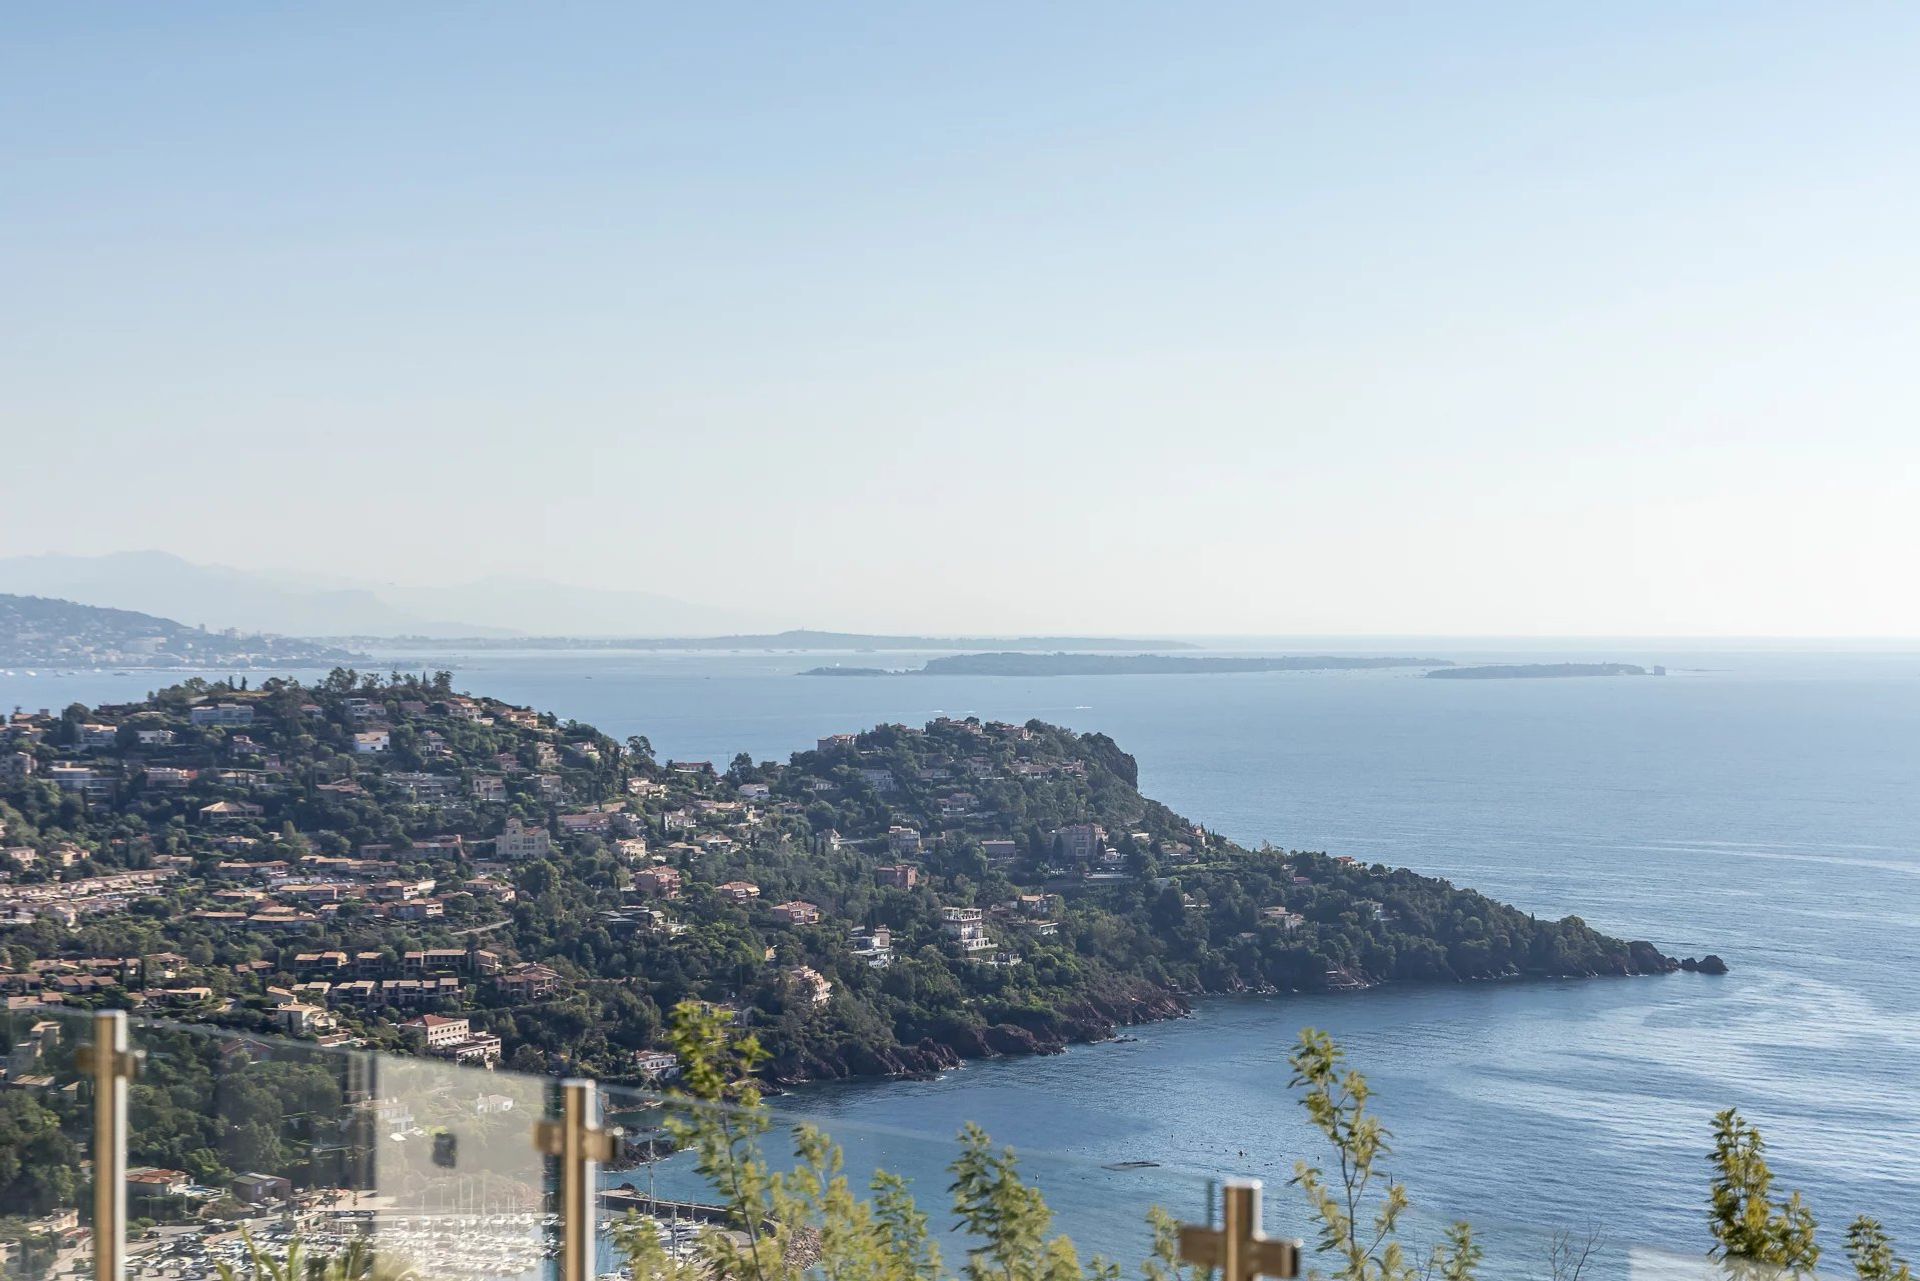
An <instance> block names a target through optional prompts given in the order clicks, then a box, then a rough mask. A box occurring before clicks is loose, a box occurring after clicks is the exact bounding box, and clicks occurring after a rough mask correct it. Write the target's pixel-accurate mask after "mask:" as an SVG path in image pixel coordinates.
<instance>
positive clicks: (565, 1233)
mask: <svg viewBox="0 0 1920 1281" xmlns="http://www.w3.org/2000/svg"><path fill="white" fill-rule="evenodd" d="M596 1099H597V1091H596V1090H595V1087H594V1083H593V1082H592V1081H583V1080H567V1081H562V1082H561V1083H560V1119H559V1120H557V1121H542V1122H540V1124H539V1125H537V1126H535V1127H534V1146H535V1147H537V1148H539V1149H540V1150H541V1151H542V1152H545V1153H546V1154H547V1155H548V1156H551V1157H557V1158H558V1159H559V1162H560V1234H561V1237H560V1278H561V1281H593V1276H594V1267H593V1264H594V1243H595V1240H596V1236H597V1234H596V1233H595V1231H594V1222H595V1218H596V1214H595V1212H596V1211H597V1210H598V1208H599V1201H600V1198H599V1195H598V1193H599V1189H597V1188H596V1187H595V1186H594V1183H595V1179H594V1171H595V1169H596V1168H597V1167H598V1166H599V1164H600V1162H602V1161H608V1160H611V1159H612V1158H613V1139H614V1135H613V1132H611V1131H608V1130H603V1129H601V1128H600V1127H598V1126H597V1125H595V1124H594V1111H595V1106H594V1105H595V1102H596Z"/></svg>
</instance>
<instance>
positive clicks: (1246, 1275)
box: [1180, 1179, 1302, 1281]
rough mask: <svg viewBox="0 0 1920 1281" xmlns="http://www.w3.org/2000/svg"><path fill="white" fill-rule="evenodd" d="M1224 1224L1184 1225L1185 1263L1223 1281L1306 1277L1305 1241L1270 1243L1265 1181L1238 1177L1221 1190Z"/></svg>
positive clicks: (1182, 1232) (1182, 1250)
mask: <svg viewBox="0 0 1920 1281" xmlns="http://www.w3.org/2000/svg"><path fill="white" fill-rule="evenodd" d="M1220 1210H1221V1215H1220V1226H1219V1227H1218V1228H1202V1227H1193V1226H1189V1225H1185V1224H1183V1225H1181V1228H1180V1259H1181V1262H1183V1263H1191V1264H1193V1265H1194V1266H1196V1267H1201V1268H1212V1269H1214V1270H1216V1271H1218V1272H1219V1273H1220V1276H1221V1281H1253V1278H1255V1277H1279V1278H1292V1277H1298V1276H1299V1275H1300V1251H1301V1248H1302V1247H1301V1243H1300V1242H1298V1241H1284V1240H1269V1239H1268V1238H1267V1236H1266V1234H1265V1233H1263V1232H1262V1231H1261V1230H1260V1180H1258V1179H1234V1180H1232V1181H1230V1182H1228V1183H1227V1184H1226V1185H1225V1186H1224V1187H1222V1188H1221V1189H1220Z"/></svg>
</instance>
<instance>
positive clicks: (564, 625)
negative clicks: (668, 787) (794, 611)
mask: <svg viewBox="0 0 1920 1281" xmlns="http://www.w3.org/2000/svg"><path fill="white" fill-rule="evenodd" d="M0 592H13V593H18V594H21V595H28V596H46V597H54V598H58V599H62V600H69V601H75V602H78V603H81V604H86V605H98V606H103V607H110V608H115V609H130V610H139V611H143V612H146V613H149V614H155V615H160V616H162V617H166V618H180V619H186V620H188V621H189V622H191V623H194V624H204V625H205V626H207V627H208V628H212V629H216V630H218V629H223V628H239V629H241V630H244V631H249V632H268V633H277V634H280V635H285V636H425V637H438V638H443V637H455V636H457V637H485V636H496V637H504V636H525V635H528V634H540V635H548V636H553V635H566V636H611V635H625V636H656V637H657V636H691V635H700V634H711V633H715V632H724V631H735V630H746V629H749V628H756V627H764V626H766V625H767V623H768V622H769V621H771V620H769V619H766V618H762V617H758V616H755V615H753V614H751V613H748V612H746V611H739V610H730V609H721V608H714V607H710V606H706V605H699V604H695V603H693V602H690V601H684V600H678V599H675V598H673V597H670V596H660V595H655V594H653V593H651V592H636V591H623V590H616V589H609V588H599V587H580V586H575V585H572V584H567V583H558V582H550V581H546V580H543V579H524V578H509V577H503V576H498V575H495V576H490V577H484V578H477V579H474V580H472V581H470V582H463V583H445V584H436V585H432V586H425V587H414V586H403V585H395V584H390V583H377V582H367V581H363V580H356V579H350V578H325V577H320V576H315V575H308V574H297V573H281V572H273V571H263V570H247V569H232V568H228V567H226V566H222V565H201V564H196V563H194V562H192V561H189V560H184V559H182V558H181V557H179V556H175V555H172V554H171V553H168V552H156V551H146V552H115V553H113V554H111V555H106V556H67V555H59V554H53V555H44V556H14V557H6V558H0Z"/></svg>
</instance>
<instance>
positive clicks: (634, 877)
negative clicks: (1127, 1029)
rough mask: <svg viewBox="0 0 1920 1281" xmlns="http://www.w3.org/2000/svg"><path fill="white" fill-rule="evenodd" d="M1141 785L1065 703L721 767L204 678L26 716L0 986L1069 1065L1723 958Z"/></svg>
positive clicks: (330, 1016) (516, 719)
mask: <svg viewBox="0 0 1920 1281" xmlns="http://www.w3.org/2000/svg"><path fill="white" fill-rule="evenodd" d="M1138 784H1139V771H1138V766H1137V764H1136V763H1135V761H1134V759H1133V757H1131V756H1129V755H1128V754H1127V753H1126V752H1125V751H1123V750H1122V749H1121V748H1120V746H1119V745H1118V744H1116V743H1115V742H1114V741H1113V740H1112V739H1110V738H1108V737H1106V736H1105V735H1102V734H1076V733H1074V732H1072V731H1070V730H1066V729H1062V728H1059V727H1057V726H1052V725H1048V724H1045V723H1042V722H1040V721H1028V722H1026V723H1025V724H1011V723H1007V722H999V721H981V720H978V719H973V718H968V719H958V720H956V719H946V718H942V719H939V720H935V721H933V722H931V723H929V724H927V725H925V726H923V727H918V728H914V727H908V726H904V725H880V726H876V727H874V728H871V729H867V730H864V731H861V732H859V733H840V734H832V735H829V736H828V737H825V738H822V739H820V740H819V741H818V742H817V743H815V744H814V746H813V747H812V748H810V749H808V750H804V751H800V752H796V753H794V754H793V755H792V757H791V758H790V759H789V760H788V761H786V762H774V761H754V760H752V759H750V758H749V757H747V756H745V755H744V754H743V755H740V756H737V757H735V758H734V759H733V760H732V761H731V762H727V763H716V762H711V761H703V760H662V759H659V758H658V757H657V756H656V755H655V753H654V751H653V749H652V746H651V744H649V743H648V741H647V740H646V739H645V738H642V737H638V736H636V737H632V738H628V739H626V740H625V741H617V740H615V739H613V738H611V737H609V736H608V735H606V734H603V733H601V732H599V731H597V730H595V729H594V728H593V727H592V726H590V725H586V724H583V723H581V722H578V721H574V720H568V719H564V718H561V717H557V716H554V715H552V714H551V713H544V712H539V711H536V710H533V709H530V708H526V707H520V706H515V705H512V704H509V703H506V702H503V701H501V700H499V699H495V698H490V697H486V696H484V695H478V694H468V693H461V692H456V691H455V689H454V688H453V685H452V678H451V676H450V675H449V674H448V673H445V672H437V673H433V674H430V675H428V674H422V675H417V676H398V677H381V676H375V675H363V674H359V673H355V672H353V671H349V670H344V669H343V670H336V671H335V672H333V674H332V675H330V676H329V677H327V678H326V679H325V680H323V681H321V682H319V683H317V684H311V685H307V684H302V683H300V682H297V681H292V680H283V679H278V678H274V679H267V680H265V681H264V682H262V683H260V684H258V685H256V686H251V687H250V686H249V683H248V681H247V679H246V678H244V677H240V678H236V679H235V680H234V681H233V682H230V683H229V682H220V683H208V682H205V681H201V680H191V681H187V682H185V683H182V684H179V685H176V686H173V687H172V688H169V689H164V690H161V691H159V692H158V693H156V694H153V695H151V696H149V697H148V698H145V699H142V700H139V701H136V702H129V703H121V704H115V705H108V706H98V707H92V708H88V707H84V706H80V705H78V704H76V705H73V706H70V707H68V708H66V709H64V710H61V711H42V712H29V713H15V714H13V715H11V716H9V717H8V718H7V720H6V722H5V725H4V727H3V728H0V832H3V835H0V861H4V862H5V863H6V864H8V865H9V866H10V869H11V875H10V880H9V881H8V882H7V883H5V884H0V920H4V922H5V924H4V925H0V988H4V990H5V991H6V993H7V994H8V996H9V999H10V1002H11V1003H13V1004H15V1005H18V1006H22V1007H32V1006H34V1005H37V1004H64V1005H67V1006H74V1007H80V1008H92V1007H99V1006H120V1007H125V1008H131V1009H134V1010H137V1011H141V1012H144V1013H151V1014H156V1015H165V1016H168V1017H171V1018H176V1019H186V1020H192V1021H197V1022H203V1023H210V1024H216V1025H219V1026H222V1027H226V1028H230V1029H236V1030H241V1031H268V1030H272V1031H276V1032H278V1033H281V1034H284V1035H293V1036H299V1037H305V1038H310V1039H313V1040H316V1041H318V1042H320V1043H321V1044H325V1045H351V1046H370V1047H376V1048H380V1049H408V1048H411V1049H414V1050H417V1051H419V1052H422V1053H429V1054H434V1055H438V1056H442V1057H447V1058H452V1059H455V1060H458V1061H464V1062H474V1063H494V1062H501V1063H504V1064H506V1065H508V1066H511V1067H513V1068H516V1069H520V1070H525V1071H530V1072H531V1071H537V1072H547V1073H554V1072H560V1073H581V1074H590V1075H594V1076H597V1077H601V1078H603V1079H612V1080H628V1081H639V1082H646V1081H653V1080H657V1079H660V1078H661V1077H665V1076H670V1075H671V1074H672V1073H673V1072H674V1070H675V1068H676V1061H675V1059H674V1057H673V1054H672V1052H671V1051H670V1050H668V1049H667V1048H665V1045H664V1040H665V1038H664V1022H665V1012H666V1011H669V1010H671V1008H672V1007H673V1006H674V1005H675V1004H676V1003H678V1002H680V1001H683V1000H689V999H691V1000H697V1001H702V1002H705V1003H708V1004H710V1005H712V1006H715V1007H718V1008H719V1009H720V1010H722V1011H723V1012H724V1013H725V1015H726V1017H727V1018H729V1019H730V1020H732V1021H734V1022H735V1023H737V1024H738V1025H740V1026H742V1027H749V1028H751V1029H752V1030H753V1031H754V1032H755V1033H756V1034H757V1035H758V1036H759V1037H760V1039H761V1041H762V1042H763V1044H765V1045H766V1047H767V1048H768V1050H769V1051H770V1053H771V1058H770V1060H769V1063H768V1072H769V1074H770V1075H771V1076H772V1077H774V1078H775V1079H777V1080H781V1081H789V1082H791V1081H801V1080H807V1079H820V1078H831V1077H842V1076H853V1075H903V1074H916V1073H926V1072H933V1071H939V1070H942V1069H945V1068H950V1067H953V1066H955V1065H957V1064H959V1063H960V1062H962V1061H963V1060H965V1059H968V1058H978V1057H987V1056H999V1055H1019V1054H1036V1053H1038V1054H1045V1053H1054V1052H1058V1051H1059V1050H1061V1049H1062V1048H1063V1047H1065V1046H1066V1045H1067V1044H1069V1043H1071V1042H1080V1041H1093V1040H1100V1039H1103V1038H1106V1037H1109V1036H1111V1035H1112V1034H1113V1033H1114V1031H1115V1029H1116V1028H1117V1027H1119V1026H1122V1025H1125V1024H1129V1023H1135V1022H1140V1021H1143V1020H1148V1019H1156V1018H1166V1017H1175V1016H1179V1015H1181V1014H1183V1013H1185V1012H1186V1011H1187V1010H1188V1008H1189V1004H1190V1002H1192V1001H1193V1000H1194V999H1196V998H1198V997H1202V996H1206V995H1209V994H1225V993H1268V994H1283V993H1289V992H1327V991H1342V990H1355V989H1362V988H1367V987H1372V986H1375V985H1379V984H1388V983H1459V982H1466V981H1480V980H1529V979H1547V978H1575V977H1595V976H1603V975H1632V974H1661V973H1665V972H1668V971H1672V970H1675V969H1679V968H1682V967H1683V965H1685V966H1686V967H1687V968H1698V969H1702V970H1706V971H1708V972H1715V973H1717V972H1719V971H1720V970H1721V969H1722V968H1724V967H1723V966H1722V965H1721V963H1720V962H1718V960H1717V959H1716V958H1706V959H1704V960H1701V961H1699V962H1689V963H1683V962H1679V961H1676V960H1674V959H1673V958H1670V957H1668V956H1665V955H1663V954H1662V953H1661V952H1660V951H1659V950H1658V949H1657V948H1656V947H1654V946H1653V945H1652V944H1650V943H1646V942H1628V941H1625V940H1623V939H1620V938H1616V937H1613V936H1610V935H1607V934H1604V933H1601V932H1600V931H1597V930H1595V929H1593V928H1591V927H1590V926H1588V925H1587V924H1586V923H1585V922H1584V921H1582V920H1581V919H1580V918H1579V917H1576V916H1569V917H1566V918H1564V919H1562V920H1558V921H1548V920H1541V919H1538V918H1536V917H1534V916H1532V915H1530V914H1529V913H1527V912H1524V911H1521V910H1518V909H1516V908H1513V907H1509V906H1507V905H1505V904H1502V903H1499V902H1496V901H1494V900H1492V899H1489V898H1487V897H1486V896H1484V895H1482V894H1479V893H1476V892H1474V891H1472V890H1470V889H1465V888H1461V887H1457V886H1455V885H1453V884H1452V883H1451V882H1449V881H1446V880H1441V879H1438V878H1435V877H1430V876H1422V875H1418V874H1416V873H1414V872H1411V871H1407V870H1405V869H1398V868H1391V867H1387V866H1383V865H1379V864H1372V865H1369V864H1364V863H1361V862H1358V861H1357V860H1355V859H1353V858H1350V857H1345V856H1330V855H1327V854H1324V853H1316V852H1310V851H1283V850H1278V849H1274V848H1271V847H1266V846H1263V847H1261V848H1258V849H1250V848H1247V847H1246V846H1243V845H1240V844H1237V843H1236V842H1234V841H1231V840H1228V839H1227V838H1225V837H1223V836H1221V835H1220V834H1219V833H1217V832H1213V831H1210V830H1208V829H1207V828H1206V827H1204V826H1203V825H1201V824H1199V823H1196V822H1194V821H1193V820H1191V819H1188V818H1186V817H1183V816H1182V815H1180V814H1177V813H1175V812H1174V811H1173V810H1171V809H1169V808H1168V807H1167V806H1165V805H1162V804H1160V803H1158V802H1156V801H1153V800H1151V799H1149V798H1147V797H1145V796H1143V795H1142V794H1141V793H1140V791H1139V787H1138Z"/></svg>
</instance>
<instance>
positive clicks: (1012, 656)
mask: <svg viewBox="0 0 1920 1281" xmlns="http://www.w3.org/2000/svg"><path fill="white" fill-rule="evenodd" d="M1448 666H1451V664H1450V663H1448V661H1447V660H1446V659H1444V658H1374V657H1355V656H1350V655H1307V656H1295V657H1281V658H1262V657H1255V656H1249V657H1245V658H1241V657H1213V656H1191V655H1184V654H1070V653H1053V654H1032V653H996V654H953V655H950V656H948V657H945V658H930V659H928V660H927V661H926V662H925V663H924V664H923V665H921V666H919V667H915V668H909V669H906V670H900V671H896V670H889V669H887V668H883V667H843V666H837V665H836V666H828V667H810V668H808V669H807V670H806V671H803V672H801V673H800V675H802V676H1165V675H1210V674H1217V673H1224V672H1335V671H1371V670H1374V669H1378V668H1391V667H1448Z"/></svg>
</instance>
